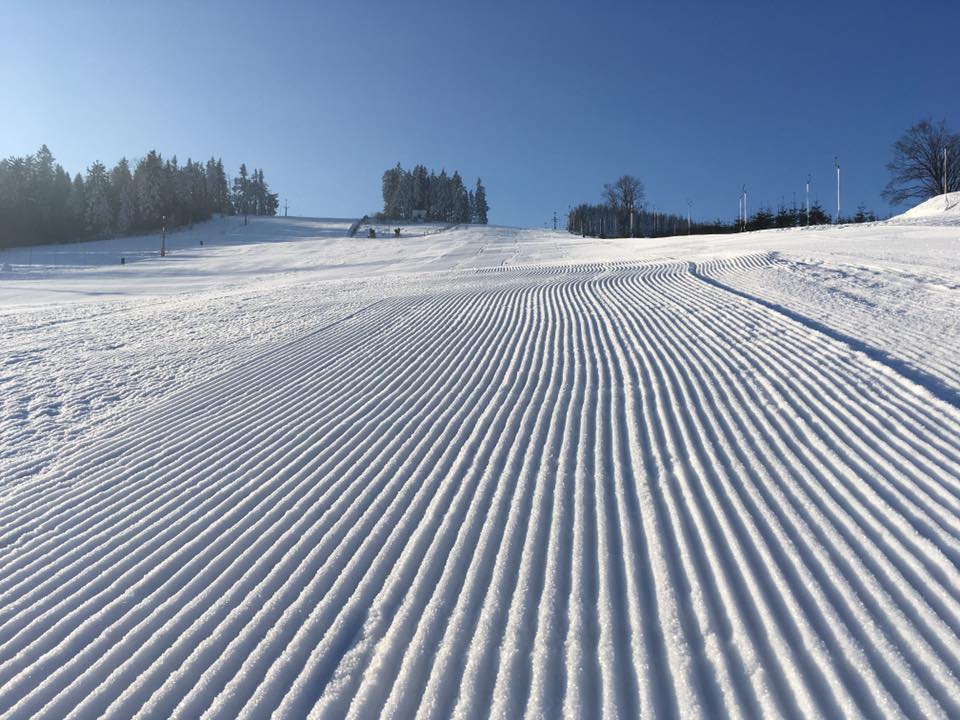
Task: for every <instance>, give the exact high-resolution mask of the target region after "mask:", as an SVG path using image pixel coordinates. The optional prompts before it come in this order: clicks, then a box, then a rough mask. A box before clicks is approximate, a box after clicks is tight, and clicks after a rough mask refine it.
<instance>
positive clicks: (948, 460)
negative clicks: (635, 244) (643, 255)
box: [0, 254, 960, 718]
mask: <svg viewBox="0 0 960 720" xmlns="http://www.w3.org/2000/svg"><path fill="white" fill-rule="evenodd" d="M771 261H772V260H771V258H770V257H769V256H768V255H764V254H744V255H741V256H740V257H737V258H733V259H729V260H726V261H724V263H722V264H719V265H718V264H711V263H709V262H708V263H703V264H696V263H694V264H691V263H689V262H688V261H663V262H594V263H583V264H570V265H563V266H551V265H548V264H545V265H519V266H510V265H506V264H504V265H501V266H498V267H494V268H489V269H481V270H476V271H472V270H460V271H455V272H452V273H449V274H448V275H449V277H447V280H446V282H445V284H444V287H443V290H442V291H439V292H430V293H426V292H423V293H417V292H414V293H409V294H404V293H394V294H392V295H390V296H389V297H385V298H384V299H382V300H380V301H378V302H372V303H370V304H366V305H363V306H362V307H356V308H351V312H350V313H346V312H344V313H341V316H340V317H339V319H338V320H337V321H336V322H330V323H322V322H319V321H318V322H317V323H316V329H315V330H314V331H311V332H304V333H301V334H299V335H297V336H296V337H293V338H292V339H290V340H289V341H288V342H285V343H283V344H279V345H276V346H275V347H273V348H271V349H268V350H266V351H262V352H259V353H256V354H253V355H252V356H243V357H240V358H239V359H237V360H236V361H235V362H231V363H227V364H225V365H224V367H223V369H222V371H221V372H219V373H218V374H216V375H215V376H213V377H211V378H209V379H207V380H200V381H198V382H196V383H195V384H194V385H192V386H191V387H190V388H189V392H178V393H176V394H173V395H170V396H167V397H165V398H163V399H161V400H160V401H158V402H157V403H156V404H155V405H152V406H149V407H147V408H145V409H143V410H141V411H140V412H139V414H135V415H129V414H128V415H127V416H126V420H125V421H124V422H123V423H120V424H119V425H117V426H115V427H112V428H111V430H110V432H107V433H101V434H99V435H97V434H94V435H92V436H89V437H87V438H86V439H85V442H84V443H83V444H82V445H81V446H77V447H73V448H70V451H69V452H64V453H62V454H61V455H59V456H57V457H55V458H51V459H49V460H48V461H47V462H46V464H45V465H44V466H43V467H42V469H41V470H40V471H39V472H37V473H36V474H35V476H32V477H31V478H30V481H29V482H24V483H19V484H12V485H10V486H9V487H5V488H4V493H5V494H4V498H3V501H2V503H0V716H2V717H10V718H24V717H44V718H62V717H78V718H80V717H91V718H92V717H102V716H107V717H131V716H136V715H142V716H145V717H158V718H159V717H164V718H165V717H175V718H195V717H250V718H257V717H265V716H269V715H271V714H274V715H275V716H278V717H304V716H311V717H330V718H334V717H355V718H365V717H371V716H375V715H377V714H383V715H385V716H389V717H410V716H422V717H449V716H455V717H476V716H483V715H487V714H490V715H492V716H494V717H516V716H521V715H529V716H531V717H556V716H560V715H564V716H569V717H590V716H597V715H603V716H606V717H636V716H638V715H643V716H651V717H653V716H656V717H671V716H676V717H692V716H706V717H719V716H731V717H745V716H760V715H762V716H768V717H791V716H806V717H840V716H845V717H880V716H884V717H897V716H905V717H913V718H934V717H957V716H960V572H958V568H960V411H958V410H957V408H956V407H955V406H953V405H951V404H950V403H947V402H943V401H941V400H939V399H937V398H936V397H934V396H933V395H932V394H930V393H929V392H928V391H927V390H925V389H924V388H923V387H922V386H920V385H918V384H917V383H916V382H914V381H913V380H912V379H911V378H910V377H907V376H903V375H901V374H898V373H896V372H894V371H892V370H891V368H890V367H888V366H886V365H884V364H883V363H880V362H877V361H876V360H875V359H871V357H869V356H868V355H866V354H864V353H863V352H860V351H858V350H857V348H856V347H854V346H851V345H850V344H847V343H844V342H841V341H840V340H838V339H836V338H835V337H831V336H829V335H826V334H824V333H822V332H818V331H817V330H816V329H815V328H812V327H810V326H808V325H805V324H803V323H801V322H798V321H796V319H794V318H791V317H788V316H785V315H784V314H782V313H778V312H777V311H776V310H775V309H772V308H771V307H770V306H769V304H764V303H759V302H755V301H752V300H751V299H750V298H749V297H746V296H745V295H744V294H743V293H738V292H731V291H729V290H725V289H724V288H723V287H722V286H719V285H716V284H711V283H710V282H707V281H705V280H704V279H703V277H701V276H710V277H721V276H722V277H726V278H727V280H729V279H730V278H736V277H741V278H743V277H748V276H749V274H750V273H751V272H753V271H754V270H756V269H757V268H759V267H762V266H764V265H766V264H769V263H770V262H771ZM937 368H939V366H937ZM935 369H936V368H935ZM939 376H940V377H943V378H945V379H946V380H952V379H953V376H952V375H950V374H949V373H947V372H945V371H941V372H940V373H939ZM31 467H32V466H31ZM15 471H16V468H15V467H14V469H13V472H15Z"/></svg>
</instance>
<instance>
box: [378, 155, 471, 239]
mask: <svg viewBox="0 0 960 720" xmlns="http://www.w3.org/2000/svg"><path fill="white" fill-rule="evenodd" d="M489 211H490V205H489V204H488V203H487V190H486V188H485V187H484V186H483V183H482V182H481V181H480V178H477V184H476V185H475V187H474V188H473V189H472V190H468V189H467V187H466V185H464V183H463V178H461V177H460V173H459V172H458V171H456V170H454V171H453V175H447V171H446V170H445V169H443V170H441V171H440V174H439V175H437V174H436V173H435V172H434V171H433V170H430V171H429V173H428V172H427V168H426V167H425V166H423V165H416V166H414V168H413V170H404V169H403V168H402V167H400V163H397V165H396V167H393V168H390V169H389V170H387V171H386V172H385V173H383V212H382V213H381V215H380V217H381V218H382V219H390V220H413V219H415V218H416V217H418V216H420V215H421V213H422V216H423V218H424V219H426V220H431V221H434V222H449V223H478V224H480V225H486V224H487V213H488V212H489Z"/></svg>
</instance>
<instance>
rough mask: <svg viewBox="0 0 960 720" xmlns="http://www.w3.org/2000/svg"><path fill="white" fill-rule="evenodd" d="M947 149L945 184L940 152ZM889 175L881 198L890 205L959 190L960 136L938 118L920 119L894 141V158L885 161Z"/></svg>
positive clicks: (941, 153)
mask: <svg viewBox="0 0 960 720" xmlns="http://www.w3.org/2000/svg"><path fill="white" fill-rule="evenodd" d="M944 150H946V151H947V173H946V174H947V180H946V187H944V177H943V175H944V172H943V170H944V168H943V151H944ZM887 169H888V170H889V171H890V173H891V175H892V177H891V178H890V182H889V183H887V187H886V188H884V190H883V197H884V198H885V199H886V200H887V201H888V202H890V203H891V204H892V205H901V204H903V203H905V202H907V201H911V200H926V199H928V198H931V197H933V196H934V195H940V194H941V193H943V192H944V191H945V190H946V191H947V192H954V191H956V190H960V135H958V134H956V133H951V132H950V131H949V130H947V126H946V123H945V122H944V121H943V120H941V121H940V122H939V124H934V123H933V122H931V121H930V120H921V121H920V122H918V123H917V124H916V125H914V126H913V127H912V128H910V129H909V130H907V131H906V132H905V133H904V134H903V136H902V137H901V138H900V139H899V140H897V141H896V142H895V143H894V144H893V160H891V161H890V162H889V163H887Z"/></svg>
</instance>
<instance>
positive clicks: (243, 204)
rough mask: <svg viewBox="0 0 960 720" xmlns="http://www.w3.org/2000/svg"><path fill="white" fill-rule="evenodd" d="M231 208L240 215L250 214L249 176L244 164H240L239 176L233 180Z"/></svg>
mask: <svg viewBox="0 0 960 720" xmlns="http://www.w3.org/2000/svg"><path fill="white" fill-rule="evenodd" d="M233 206H234V207H235V208H236V209H237V212H238V213H240V214H241V215H248V214H250V175H249V173H248V172H247V165H246V163H241V164H240V174H239V175H237V177H235V178H234V179H233Z"/></svg>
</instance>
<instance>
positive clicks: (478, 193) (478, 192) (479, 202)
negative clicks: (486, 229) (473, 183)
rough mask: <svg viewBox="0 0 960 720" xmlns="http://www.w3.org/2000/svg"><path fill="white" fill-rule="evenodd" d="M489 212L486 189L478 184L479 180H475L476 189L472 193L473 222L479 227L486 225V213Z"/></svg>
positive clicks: (481, 184) (480, 183)
mask: <svg viewBox="0 0 960 720" xmlns="http://www.w3.org/2000/svg"><path fill="white" fill-rule="evenodd" d="M489 211H490V206H489V205H488V204H487V189H486V188H485V187H484V186H483V183H482V182H480V178H477V187H476V189H475V190H474V191H473V215H474V222H476V223H479V224H480V225H486V224H487V213H488V212H489Z"/></svg>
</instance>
